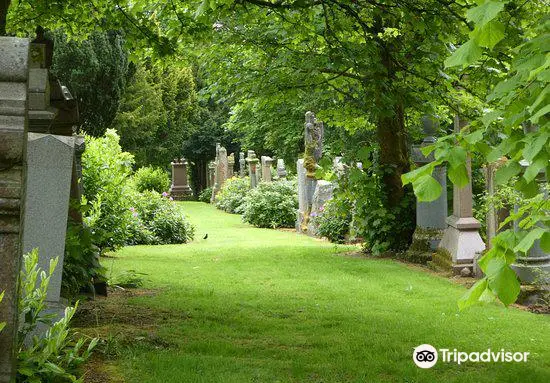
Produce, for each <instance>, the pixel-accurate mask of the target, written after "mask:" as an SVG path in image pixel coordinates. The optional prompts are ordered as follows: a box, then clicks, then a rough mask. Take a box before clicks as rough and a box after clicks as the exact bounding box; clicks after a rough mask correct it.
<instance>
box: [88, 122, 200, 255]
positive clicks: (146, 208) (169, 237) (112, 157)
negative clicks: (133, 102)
mask: <svg viewBox="0 0 550 383" xmlns="http://www.w3.org/2000/svg"><path fill="white" fill-rule="evenodd" d="M86 144H87V146H86V151H85V152H84V154H83V156H82V169H83V184H84V188H85V194H86V197H87V199H88V200H89V201H90V208H89V209H88V211H87V214H86V216H85V221H86V223H87V224H88V225H89V226H90V228H91V229H92V233H93V236H94V241H95V244H96V245H97V246H99V248H100V250H101V251H102V252H104V251H105V250H108V249H116V248H119V247H121V246H124V245H137V244H165V243H186V242H188V241H190V240H192V239H193V231H194V229H193V227H192V226H191V225H190V224H189V222H187V220H186V219H185V216H184V215H183V214H182V212H181V210H180V209H179V207H178V206H177V205H176V203H175V202H173V201H171V198H169V197H168V194H167V193H166V192H163V193H162V195H161V194H159V193H158V192H156V191H149V190H145V191H143V192H142V193H140V192H139V191H138V190H136V185H137V183H138V182H139V180H146V179H147V180H148V181H147V183H146V182H145V181H144V182H143V183H142V186H143V185H145V184H147V185H153V184H156V185H157V186H158V185H160V183H161V182H165V185H166V179H167V178H166V175H163V176H160V175H158V172H157V171H155V170H154V169H153V170H152V171H149V170H143V171H142V173H141V175H139V176H138V177H134V178H132V177H131V175H132V163H133V158H132V155H131V154H129V153H126V152H123V151H122V149H121V147H120V145H119V137H118V135H117V134H116V132H115V131H114V130H111V129H109V130H107V133H106V134H105V137H100V138H92V137H86ZM142 169H143V168H142ZM149 169H152V168H149ZM153 173H154V174H156V175H154V176H151V177H149V175H151V174H153ZM161 178H164V181H160V180H161ZM157 181H159V182H157Z"/></svg>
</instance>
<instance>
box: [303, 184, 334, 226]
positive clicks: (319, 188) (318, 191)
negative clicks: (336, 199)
mask: <svg viewBox="0 0 550 383" xmlns="http://www.w3.org/2000/svg"><path fill="white" fill-rule="evenodd" d="M333 195H334V184H333V183H332V182H329V181H325V180H318V181H317V185H316V187H315V192H314V193H313V199H312V202H311V212H310V218H311V219H310V220H309V221H308V225H307V234H308V235H312V236H316V235H318V231H319V224H318V220H316V217H318V216H319V215H320V214H322V212H323V209H324V206H325V203H326V202H327V201H329V200H331V199H332V197H333Z"/></svg>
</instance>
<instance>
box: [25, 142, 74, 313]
mask: <svg viewBox="0 0 550 383" xmlns="http://www.w3.org/2000/svg"><path fill="white" fill-rule="evenodd" d="M74 141H75V139H74V137H68V136H59V135H53V134H41V133H29V138H28V143H27V187H26V190H27V193H26V196H25V206H26V209H25V224H24V234H23V252H24V253H28V252H30V251H31V250H33V249H34V248H37V249H38V252H39V257H38V266H39V267H40V268H41V269H42V270H48V269H49V266H50V261H51V260H52V259H54V258H58V263H57V267H56V269H55V270H54V272H53V274H52V276H51V279H50V285H49V286H48V292H47V297H46V304H47V309H48V311H49V312H50V313H52V314H55V315H56V316H57V317H61V316H62V315H63V312H64V310H65V307H66V304H65V302H63V301H62V300H61V279H62V275H63V257H64V254H65V236H66V230H67V218H68V213H69V197H70V193H71V178H72V169H73V159H74Z"/></svg>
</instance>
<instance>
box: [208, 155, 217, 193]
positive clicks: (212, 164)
mask: <svg viewBox="0 0 550 383" xmlns="http://www.w3.org/2000/svg"><path fill="white" fill-rule="evenodd" d="M215 176H216V163H215V162H214V161H210V162H209V163H208V179H207V180H206V186H207V187H209V188H211V187H213V186H214V183H215V179H214V177H215Z"/></svg>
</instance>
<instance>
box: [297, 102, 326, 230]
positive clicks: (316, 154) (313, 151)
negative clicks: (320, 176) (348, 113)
mask: <svg viewBox="0 0 550 383" xmlns="http://www.w3.org/2000/svg"><path fill="white" fill-rule="evenodd" d="M305 120H306V122H305V137H304V139H305V154H304V160H303V162H301V163H300V162H299V163H298V167H300V166H302V167H303V168H304V169H305V177H304V178H300V175H299V176H298V195H301V196H302V205H303V206H302V208H301V209H299V212H298V219H297V222H296V229H297V230H298V231H300V232H307V227H308V222H309V214H310V213H311V206H312V202H313V194H314V193H315V188H316V186H317V179H316V178H315V172H316V170H317V167H318V163H319V160H320V159H321V156H322V154H323V135H324V127H323V123H322V122H321V121H317V119H316V118H315V114H314V113H313V112H307V113H306V116H305ZM300 171H301V169H299V170H298V174H299V173H300Z"/></svg>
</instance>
